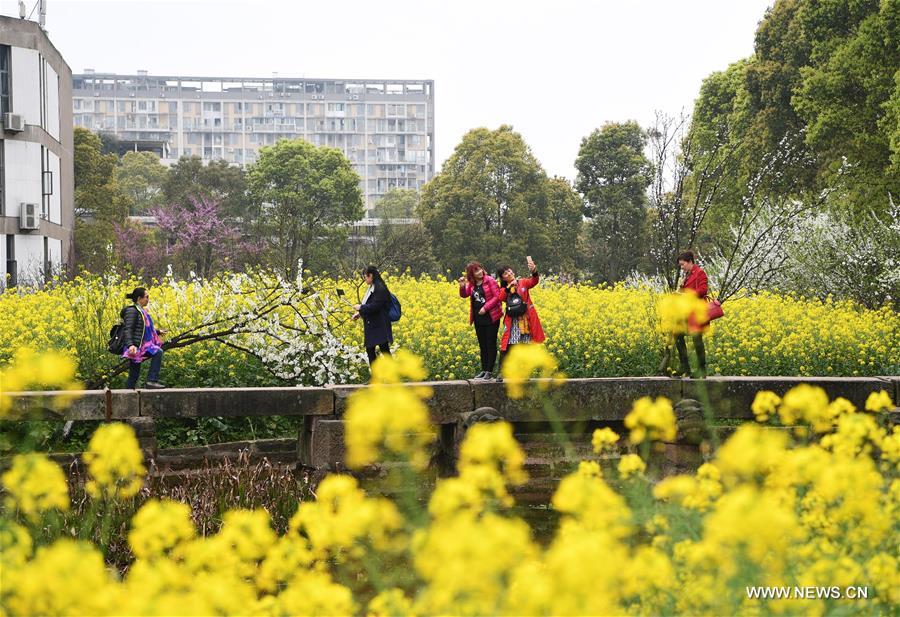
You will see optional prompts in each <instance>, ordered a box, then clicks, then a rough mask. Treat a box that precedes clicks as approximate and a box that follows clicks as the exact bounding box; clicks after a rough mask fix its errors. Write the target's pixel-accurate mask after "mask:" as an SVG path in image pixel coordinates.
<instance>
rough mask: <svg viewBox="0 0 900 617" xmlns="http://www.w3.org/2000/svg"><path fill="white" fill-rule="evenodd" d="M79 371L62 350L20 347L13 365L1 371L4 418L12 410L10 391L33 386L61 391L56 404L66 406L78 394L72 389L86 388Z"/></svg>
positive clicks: (0, 404) (0, 414)
mask: <svg viewBox="0 0 900 617" xmlns="http://www.w3.org/2000/svg"><path fill="white" fill-rule="evenodd" d="M75 370H76V364H75V361H74V360H73V359H72V358H71V357H69V356H67V355H65V354H64V353H62V352H59V351H55V350H51V351H45V352H43V353H36V352H35V351H34V350H33V349H32V348H30V347H20V348H19V349H18V350H16V352H15V355H14V356H13V359H12V362H11V363H10V365H9V366H7V367H6V368H4V369H2V370H0V418H3V417H5V416H7V415H9V414H10V413H11V412H12V398H11V397H10V396H9V395H8V393H9V392H20V391H26V390H30V389H34V390H56V391H59V393H58V394H57V395H56V396H55V397H54V398H53V401H52V404H53V407H54V408H55V409H59V410H61V409H64V408H65V407H66V406H67V405H68V404H69V403H70V402H71V401H72V399H73V396H74V395H73V394H70V393H69V392H71V391H75V390H81V389H82V388H83V386H82V384H81V383H80V382H78V381H77V380H76V379H75Z"/></svg>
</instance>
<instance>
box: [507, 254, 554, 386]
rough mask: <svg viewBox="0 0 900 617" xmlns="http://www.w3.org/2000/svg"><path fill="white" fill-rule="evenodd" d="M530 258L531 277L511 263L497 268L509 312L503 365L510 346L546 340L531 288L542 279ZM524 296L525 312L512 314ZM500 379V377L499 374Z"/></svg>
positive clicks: (528, 258)
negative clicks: (522, 274)
mask: <svg viewBox="0 0 900 617" xmlns="http://www.w3.org/2000/svg"><path fill="white" fill-rule="evenodd" d="M526 259H527V260H528V269H529V270H530V271H531V277H530V278H527V279H526V278H521V279H517V278H516V273H515V272H513V269H512V268H511V267H509V266H503V267H502V268H500V269H498V270H497V278H498V279H499V280H500V301H501V302H506V315H505V316H504V317H503V325H504V326H505V328H504V331H503V338H502V339H501V340H500V365H501V366H502V365H503V356H504V355H505V354H506V352H507V351H508V350H509V347H510V345H518V344H519V343H543V342H544V338H545V336H544V330H543V328H541V320H540V319H539V318H538V314H537V311H536V310H535V308H534V304H532V302H531V294H530V293H529V291H528V290H529V289H531V288H532V287H534V286H535V285H537V284H538V282H539V281H540V276H539V275H538V271H537V266H536V265H535V264H534V262H533V261H532V260H531V257H526ZM517 298H518V299H521V301H522V303H523V304H524V305H525V307H526V308H525V312H524V314H523V315H520V316H512V315H510V311H511V310H512V311H513V312H515V309H514V305H515V304H517V303H518V301H517ZM497 380H498V381H500V378H499V377H498V378H497Z"/></svg>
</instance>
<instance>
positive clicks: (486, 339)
mask: <svg viewBox="0 0 900 617" xmlns="http://www.w3.org/2000/svg"><path fill="white" fill-rule="evenodd" d="M459 295H460V297H462V298H471V302H470V304H469V323H470V324H475V335H476V336H477V337H478V348H479V350H480V351H481V372H480V373H478V375H476V376H475V379H493V370H494V363H495V362H496V361H497V332H498V331H499V330H500V318H501V317H502V316H503V309H502V307H501V306H500V287H499V285H497V281H495V280H494V279H493V278H491V277H490V276H488V273H487V271H486V270H485V269H484V267H483V266H482V265H481V264H480V263H478V262H475V261H473V262H472V263H470V264H469V265H468V266H466V275H465V276H462V277H460V279H459Z"/></svg>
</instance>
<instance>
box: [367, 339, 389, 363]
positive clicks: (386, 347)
mask: <svg viewBox="0 0 900 617" xmlns="http://www.w3.org/2000/svg"><path fill="white" fill-rule="evenodd" d="M378 347H379V348H380V349H381V353H382V354H384V355H386V356H389V355H391V344H390V343H382V344H381V345H378ZM366 354H367V355H368V356H369V366H372V363H373V362H375V345H372V346H371V347H366Z"/></svg>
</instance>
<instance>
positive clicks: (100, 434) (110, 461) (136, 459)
mask: <svg viewBox="0 0 900 617" xmlns="http://www.w3.org/2000/svg"><path fill="white" fill-rule="evenodd" d="M83 458H84V462H85V463H86V464H87V467H88V472H89V473H90V476H91V479H90V480H88V482H87V483H86V484H85V488H86V489H87V492H88V494H90V495H91V496H92V497H104V498H108V497H111V498H114V499H128V498H129V497H134V496H135V495H137V493H138V491H140V490H141V486H143V484H144V477H145V476H146V475H147V470H146V469H145V468H144V457H143V455H142V454H141V449H140V446H139V445H138V440H137V437H135V434H134V429H132V428H131V427H130V426H128V425H127V424H122V423H120V422H114V423H112V424H104V425H103V426H101V427H100V428H98V429H97V430H96V431H94V434H93V435H92V436H91V440H90V442H88V448H87V451H86V452H85V453H84V455H83Z"/></svg>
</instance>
